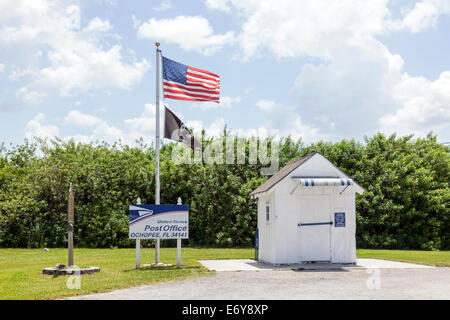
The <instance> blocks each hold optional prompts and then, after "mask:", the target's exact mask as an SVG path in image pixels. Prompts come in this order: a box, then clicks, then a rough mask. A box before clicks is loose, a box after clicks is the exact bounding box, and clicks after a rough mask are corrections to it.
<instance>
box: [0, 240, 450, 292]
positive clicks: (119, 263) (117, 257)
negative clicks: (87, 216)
mask: <svg viewBox="0 0 450 320" xmlns="http://www.w3.org/2000/svg"><path fill="white" fill-rule="evenodd" d="M357 256H358V258H378V259H386V260H396V261H404V262H411V263H421V264H429V265H436V266H447V267H450V251H408V250H366V249H359V250H358V251H357ZM135 257H136V256H135V249H75V264H76V265H77V266H79V267H89V266H96V267H100V268H101V271H100V272H99V273H94V274H90V275H83V276H82V277H81V289H79V290H76V289H68V288H67V286H66V281H67V279H68V276H60V277H52V276H49V275H43V274H42V269H43V268H45V267H53V266H55V265H56V264H57V263H66V262H67V249H50V251H48V252H45V251H44V250H43V249H0V299H55V298H64V297H67V296H73V295H80V294H87V293H95V292H105V291H110V290H113V289H120V288H128V287H133V286H139V285H144V284H154V283H158V282H163V281H178V280H182V279H187V278H196V277H200V276H210V275H214V274H215V273H214V272H213V271H208V270H207V269H205V268H204V267H203V266H201V265H200V263H199V262H198V261H197V260H206V259H253V257H254V249H252V248H247V249H218V248H183V251H182V268H181V269H176V268H174V267H169V268H167V267H166V268H149V267H147V268H145V267H143V268H141V269H139V270H136V269H135ZM154 260H155V251H154V249H149V248H145V249H141V266H143V265H144V264H151V263H153V262H154ZM161 261H162V262H164V263H171V264H176V248H161Z"/></svg>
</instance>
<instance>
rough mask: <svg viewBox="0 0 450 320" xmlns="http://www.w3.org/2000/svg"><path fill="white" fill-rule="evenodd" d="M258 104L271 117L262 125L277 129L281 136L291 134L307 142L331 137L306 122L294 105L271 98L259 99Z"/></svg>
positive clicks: (267, 116)
mask: <svg viewBox="0 0 450 320" xmlns="http://www.w3.org/2000/svg"><path fill="white" fill-rule="evenodd" d="M256 106H257V107H258V108H259V109H260V110H261V112H264V113H265V114H266V118H267V119H269V120H268V121H267V122H266V123H265V124H264V125H263V126H262V127H263V128H266V129H270V130H272V131H277V132H279V134H280V136H284V137H285V136H289V135H290V136H291V137H292V138H294V139H299V138H302V139H303V141H306V142H312V141H318V140H320V139H327V138H329V137H328V136H327V135H326V134H325V133H322V132H320V131H319V130H318V129H317V128H315V127H311V126H310V125H307V124H305V123H304V122H303V119H302V118H301V117H300V115H299V113H298V112H297V110H296V108H295V107H294V106H291V105H283V104H279V103H277V102H275V101H271V100H259V101H258V102H257V103H256Z"/></svg>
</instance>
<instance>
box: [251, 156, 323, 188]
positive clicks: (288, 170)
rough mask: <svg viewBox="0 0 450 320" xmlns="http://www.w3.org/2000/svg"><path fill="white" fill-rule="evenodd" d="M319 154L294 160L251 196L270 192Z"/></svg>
mask: <svg viewBox="0 0 450 320" xmlns="http://www.w3.org/2000/svg"><path fill="white" fill-rule="evenodd" d="M316 153H317V151H313V152H311V153H310V154H308V155H306V156H304V157H301V158H299V159H296V160H292V161H291V162H289V163H288V164H287V165H285V166H284V167H283V168H282V169H281V170H280V171H278V172H277V173H275V174H274V175H273V176H271V177H270V178H269V179H267V180H266V182H264V183H263V184H262V185H260V186H259V187H258V188H256V189H255V190H253V191H252V193H250V195H255V194H257V193H261V192H266V191H269V190H270V189H271V188H272V187H273V186H274V185H276V184H277V183H278V182H280V181H281V180H283V178H284V177H286V176H287V175H288V174H289V173H291V172H292V171H294V170H295V169H297V168H298V167H299V166H301V165H302V164H303V163H305V162H306V161H308V160H309V159H310V158H312V156H314V155H315V154H316Z"/></svg>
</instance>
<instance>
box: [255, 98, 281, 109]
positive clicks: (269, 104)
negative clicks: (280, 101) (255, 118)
mask: <svg viewBox="0 0 450 320" xmlns="http://www.w3.org/2000/svg"><path fill="white" fill-rule="evenodd" d="M256 106H257V107H258V108H259V109H261V110H266V111H271V110H273V109H274V108H275V106H276V104H275V102H273V101H271V100H259V101H258V102H256Z"/></svg>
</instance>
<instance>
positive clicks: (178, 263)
mask: <svg viewBox="0 0 450 320" xmlns="http://www.w3.org/2000/svg"><path fill="white" fill-rule="evenodd" d="M181 204H182V203H181V198H178V203H177V205H179V206H180V205H181ZM177 268H181V238H178V239H177Z"/></svg>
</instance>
